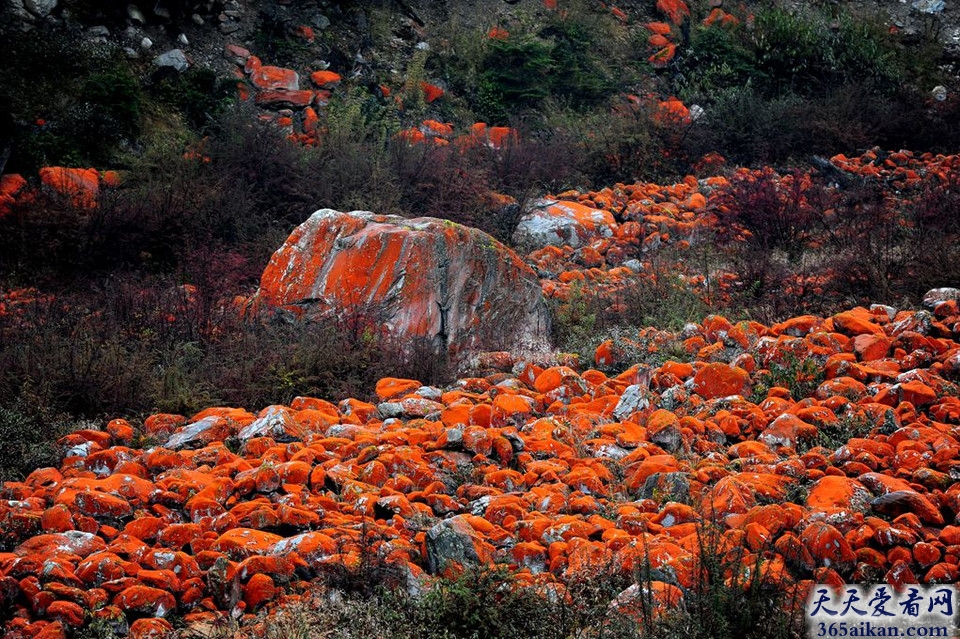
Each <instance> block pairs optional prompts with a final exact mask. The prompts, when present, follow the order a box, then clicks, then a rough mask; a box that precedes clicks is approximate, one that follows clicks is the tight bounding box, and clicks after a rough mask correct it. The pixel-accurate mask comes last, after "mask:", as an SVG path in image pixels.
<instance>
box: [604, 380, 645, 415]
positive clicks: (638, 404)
mask: <svg viewBox="0 0 960 639" xmlns="http://www.w3.org/2000/svg"><path fill="white" fill-rule="evenodd" d="M644 394H645V389H643V388H642V387H641V386H640V384H632V385H630V386H627V388H626V390H624V391H623V395H621V396H620V401H619V402H617V407H616V408H614V409H613V416H614V417H615V418H616V419H619V420H621V421H622V420H624V419H626V418H627V417H629V416H630V415H632V414H633V413H635V412H637V411H638V410H643V409H644V408H646V407H648V406H649V405H650V402H649V401H647V398H646V397H644Z"/></svg>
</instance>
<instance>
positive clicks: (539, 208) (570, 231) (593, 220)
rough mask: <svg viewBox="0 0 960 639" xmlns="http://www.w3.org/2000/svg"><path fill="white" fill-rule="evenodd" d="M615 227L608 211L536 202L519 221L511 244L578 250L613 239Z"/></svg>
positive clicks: (547, 201) (556, 202)
mask: <svg viewBox="0 0 960 639" xmlns="http://www.w3.org/2000/svg"><path fill="white" fill-rule="evenodd" d="M616 228H617V223H616V220H614V218H613V215H612V214H611V213H610V212H609V211H604V210H602V209H595V208H592V207H589V206H586V205H584V204H580V203H579V202H567V201H556V200H536V201H534V202H533V203H532V204H531V205H529V206H528V207H527V209H526V211H524V214H523V217H521V218H520V223H519V224H518V225H517V230H516V231H514V234H513V241H514V242H516V243H517V244H518V245H521V246H526V247H528V248H530V249H539V248H543V247H545V246H572V247H574V248H577V247H579V246H583V245H586V244H590V242H592V241H594V240H597V239H600V238H605V237H613V234H614V232H615V230H616Z"/></svg>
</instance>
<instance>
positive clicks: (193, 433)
mask: <svg viewBox="0 0 960 639" xmlns="http://www.w3.org/2000/svg"><path fill="white" fill-rule="evenodd" d="M220 421H221V418H219V417H214V416H211V417H204V418H203V419H201V420H200V421H196V422H193V423H192V424H187V425H186V426H184V427H183V428H181V429H179V430H178V431H177V432H176V433H174V434H173V435H172V436H171V437H170V439H168V440H167V443H166V444H164V445H163V447H164V448H169V449H170V450H179V449H180V448H185V447H187V446H189V445H191V444H196V443H199V442H202V441H203V435H204V433H206V432H207V431H208V430H210V429H211V428H214V427H216V426H217V425H219V423H220Z"/></svg>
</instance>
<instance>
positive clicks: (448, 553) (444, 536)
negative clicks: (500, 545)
mask: <svg viewBox="0 0 960 639" xmlns="http://www.w3.org/2000/svg"><path fill="white" fill-rule="evenodd" d="M425 543H426V547H427V571H428V572H429V573H430V574H434V575H435V574H437V573H440V572H443V571H444V570H445V569H446V568H447V566H448V565H449V564H451V563H456V564H459V565H461V566H477V565H480V564H482V563H486V562H488V561H490V556H489V554H488V553H487V552H486V549H485V547H488V546H487V544H485V543H484V542H483V540H482V539H480V535H479V534H478V533H477V531H475V530H474V529H473V527H472V526H471V525H470V524H469V523H467V520H466V519H464V518H463V517H462V516H459V515H458V516H456V517H451V518H450V519H445V520H443V521H441V522H440V523H439V524H437V525H436V526H434V527H433V528H431V529H430V530H428V531H427V537H426V542H425Z"/></svg>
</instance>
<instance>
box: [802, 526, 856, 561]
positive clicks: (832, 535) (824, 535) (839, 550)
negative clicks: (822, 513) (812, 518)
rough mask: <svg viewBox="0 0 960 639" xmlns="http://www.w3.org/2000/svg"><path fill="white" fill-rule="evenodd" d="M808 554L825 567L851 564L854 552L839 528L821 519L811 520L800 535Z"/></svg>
mask: <svg viewBox="0 0 960 639" xmlns="http://www.w3.org/2000/svg"><path fill="white" fill-rule="evenodd" d="M800 540H801V541H802V542H803V544H804V546H806V548H807V550H809V551H810V555H811V556H812V557H813V558H814V559H815V560H816V561H817V562H818V563H819V564H820V565H821V566H825V567H827V568H833V567H844V566H851V565H852V564H853V562H854V561H856V559H857V555H856V553H854V552H853V549H852V548H851V547H850V544H849V543H848V542H847V540H846V539H845V538H844V537H843V535H842V534H841V533H840V531H839V530H837V529H836V528H834V527H833V526H831V525H830V524H827V523H825V522H822V521H818V522H813V523H812V524H810V525H809V526H807V527H806V528H805V529H804V530H803V533H802V534H801V535H800Z"/></svg>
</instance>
